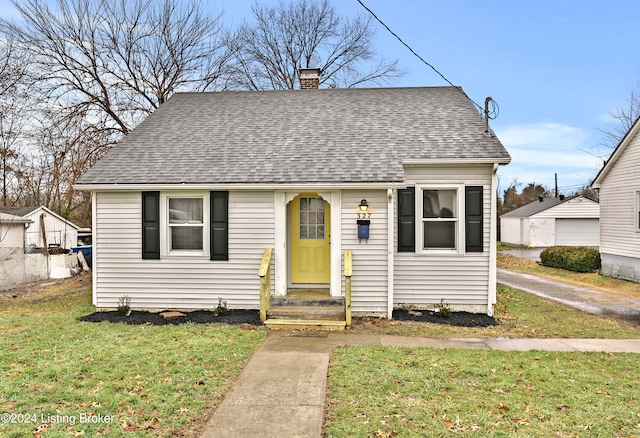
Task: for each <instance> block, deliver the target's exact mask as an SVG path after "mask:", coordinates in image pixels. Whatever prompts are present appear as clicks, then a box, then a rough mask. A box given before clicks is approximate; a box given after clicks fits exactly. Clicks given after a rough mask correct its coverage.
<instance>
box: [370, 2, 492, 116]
mask: <svg viewBox="0 0 640 438" xmlns="http://www.w3.org/2000/svg"><path fill="white" fill-rule="evenodd" d="M358 3H360V5H361V6H362V7H363V8H365V9H366V10H367V12H369V13H370V14H371V16H373V18H375V19H376V20H377V21H378V23H380V24H381V25H383V26H384V27H385V29H387V30H388V31H389V33H390V34H391V35H393V36H394V37H396V39H397V40H398V41H400V42H401V43H402V45H403V46H405V47H406V48H407V49H409V51H410V52H411V53H413V54H414V55H415V56H416V57H417V58H418V59H419V60H420V61H422V62H423V63H424V64H425V65H427V66H428V67H430V68H431V69H432V70H433V71H434V72H436V73H437V74H438V75H440V77H441V78H442V79H444V80H445V81H446V82H447V83H448V84H449V85H451V86H452V87H454V88H456V89H457V90H458V91H460V93H462V94H463V95H464V96H465V97H466V98H467V99H469V101H470V102H471V103H473V104H474V105H475V106H477V107H478V108H479V109H480V111H482V110H483V108H482V106H480V105H478V104H477V103H476V102H475V101H474V100H473V99H471V98H470V97H469V96H467V94H466V93H465V92H464V91H462V89H461V88H460V87H458V86H456V85H453V83H452V82H451V81H450V80H449V79H447V78H446V77H445V76H444V75H443V74H442V73H440V72H439V71H438V69H436V68H435V67H434V66H433V65H431V64H430V63H428V62H427V61H426V60H425V59H424V58H423V57H422V56H420V55H419V54H417V53H416V52H415V50H413V49H412V48H411V47H410V46H409V45H408V44H407V43H405V42H404V41H403V40H402V38H400V37H399V36H398V35H397V34H396V33H395V32H394V31H392V30H391V29H390V28H389V26H387V25H386V24H385V23H384V22H383V21H382V20H381V19H379V18H378V16H377V15H376V14H374V13H373V11H372V10H371V9H369V8H368V7H367V6H366V5H365V4H364V3H362V1H361V0H358Z"/></svg>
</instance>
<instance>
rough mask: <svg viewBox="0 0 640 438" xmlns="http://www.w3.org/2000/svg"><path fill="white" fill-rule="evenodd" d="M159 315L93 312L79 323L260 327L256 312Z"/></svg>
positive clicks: (203, 312) (202, 312)
mask: <svg viewBox="0 0 640 438" xmlns="http://www.w3.org/2000/svg"><path fill="white" fill-rule="evenodd" d="M160 313H162V312H158V313H156V312H144V311H136V310H134V311H132V312H131V315H129V316H123V315H120V314H119V313H118V312H117V311H111V312H95V313H92V314H90V315H86V316H82V317H80V318H79V320H80V321H87V322H102V321H109V322H119V323H124V324H131V325H145V324H146V325H177V324H185V323H192V324H216V323H218V324H230V325H242V324H247V325H255V326H258V325H262V322H260V312H258V311H257V310H229V311H227V314H226V315H220V316H216V314H215V313H213V312H212V311H209V310H195V311H193V312H181V313H184V315H185V316H177V317H175V318H171V319H166V318H164V317H163V316H162V315H161V314H160Z"/></svg>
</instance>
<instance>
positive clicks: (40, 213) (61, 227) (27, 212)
mask: <svg viewBox="0 0 640 438" xmlns="http://www.w3.org/2000/svg"><path fill="white" fill-rule="evenodd" d="M0 212H2V213H7V214H11V215H14V216H19V217H22V218H24V219H26V220H29V221H31V222H33V224H32V225H31V226H30V227H29V229H28V230H27V235H26V246H36V247H38V248H43V247H47V246H50V245H59V246H60V247H61V248H65V249H70V248H71V247H73V246H77V245H78V230H79V229H80V227H78V226H77V225H76V224H74V223H73V222H70V221H68V220H66V219H65V218H63V217H62V216H60V215H57V214H55V213H54V212H53V211H51V210H49V209H48V208H47V207H45V206H44V205H43V206H40V207H0ZM43 229H44V232H43ZM45 239H46V244H45Z"/></svg>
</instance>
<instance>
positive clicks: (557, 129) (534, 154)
mask: <svg viewBox="0 0 640 438" xmlns="http://www.w3.org/2000/svg"><path fill="white" fill-rule="evenodd" d="M494 130H495V131H496V134H497V135H498V138H499V139H500V141H501V142H502V144H503V145H504V146H505V148H507V151H509V154H511V164H509V165H508V166H506V167H502V168H501V169H500V171H499V175H500V183H501V187H500V189H504V188H506V186H508V185H509V184H510V183H511V182H512V181H513V180H514V179H517V180H518V181H519V182H521V183H523V184H528V183H531V182H535V183H538V184H542V185H544V186H546V187H549V188H553V187H554V185H555V181H554V175H555V174H556V173H557V174H558V186H559V187H560V188H562V187H566V188H567V190H566V191H567V192H570V189H569V187H574V186H578V185H584V184H589V183H590V182H591V179H592V178H593V177H594V176H595V174H596V173H597V171H598V169H599V168H600V166H601V165H602V162H601V160H600V159H599V158H597V157H594V156H592V155H590V154H589V153H588V152H585V151H589V150H591V147H592V143H591V142H592V137H591V134H590V133H589V132H588V131H587V130H585V129H583V128H578V127H573V126H568V125H563V124H558V123H531V124H518V125H507V126H504V127H502V128H495V127H494ZM503 186H504V187H503Z"/></svg>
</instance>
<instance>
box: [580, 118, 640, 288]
mask: <svg viewBox="0 0 640 438" xmlns="http://www.w3.org/2000/svg"><path fill="white" fill-rule="evenodd" d="M639 133H640V119H638V120H636V122H635V123H634V124H633V126H632V127H631V129H630V130H629V132H627V134H626V135H625V137H624V138H623V139H622V141H621V142H620V144H619V145H618V146H617V147H616V149H615V150H614V151H613V153H612V154H611V157H609V160H608V161H607V162H606V163H605V165H604V166H603V168H602V169H601V170H600V173H598V175H597V176H596V178H595V179H594V180H593V182H592V183H591V187H593V188H594V189H597V190H598V191H599V197H600V205H601V214H600V257H601V261H602V267H601V269H600V273H601V274H602V275H606V276H608V277H615V278H621V279H625V280H631V281H636V282H640V135H639Z"/></svg>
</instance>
